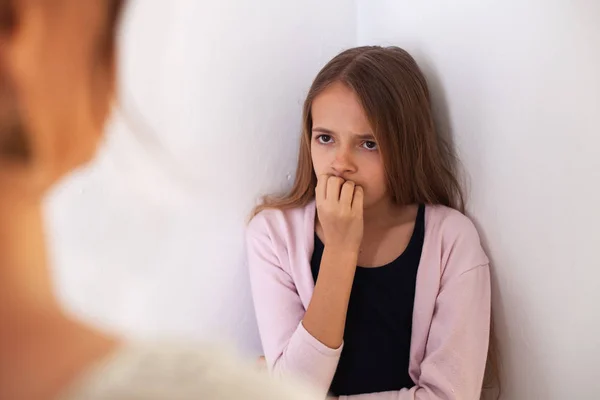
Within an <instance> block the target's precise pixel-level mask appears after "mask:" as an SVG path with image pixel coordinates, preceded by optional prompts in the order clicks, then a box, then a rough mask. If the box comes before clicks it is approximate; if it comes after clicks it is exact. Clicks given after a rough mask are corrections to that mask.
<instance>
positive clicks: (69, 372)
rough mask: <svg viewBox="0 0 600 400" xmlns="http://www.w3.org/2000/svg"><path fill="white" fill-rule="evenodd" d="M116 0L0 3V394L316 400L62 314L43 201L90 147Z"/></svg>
mask: <svg viewBox="0 0 600 400" xmlns="http://www.w3.org/2000/svg"><path fill="white" fill-rule="evenodd" d="M122 3H124V2H123V1H121V0H96V1H91V0H83V1H82V0H11V1H7V0H0V399H11V400H25V399H26V400H48V399H61V400H126V399H127V400H130V399H139V400H159V399H160V400H162V399H174V400H175V399H177V400H198V399H206V400H210V399H223V400H233V399H236V400H237V399H241V398H244V399H254V400H259V399H260V400H263V399H269V400H275V399H295V400H310V399H315V397H313V396H312V395H309V394H307V393H306V392H305V391H304V390H303V389H298V388H297V387H289V386H287V385H282V384H280V383H276V384H275V383H273V382H271V381H270V380H268V379H267V378H265V377H264V376H262V375H261V374H259V373H257V372H254V371H252V370H251V369H245V368H241V367H240V366H239V365H238V363H237V362H235V359H233V360H234V361H233V362H232V361H231V359H230V358H229V357H226V356H224V355H223V354H222V353H221V352H218V351H215V350H212V349H211V348H210V347H209V346H199V347H196V346H191V347H188V346H179V345H166V344H141V343H136V344H125V343H122V342H121V341H120V340H118V339H116V338H113V337H110V336H108V335H105V334H103V333H101V332H98V331H96V330H94V329H92V328H90V327H87V326H85V325H83V324H82V323H80V322H79V321H76V320H74V319H72V318H71V317H69V316H68V315H66V314H65V313H64V312H63V311H62V309H61V308H60V307H59V304H58V302H57V300H56V299H55V297H54V295H53V291H52V285H51V279H50V268H49V266H48V265H47V261H46V256H45V255H46V253H45V251H46V246H45V237H44V224H43V218H42V202H43V198H44V195H45V193H46V192H47V191H48V189H49V188H50V187H52V186H53V185H54V184H55V183H56V182H57V181H58V180H59V178H60V177H61V176H63V175H65V174H66V173H68V172H70V171H72V170H73V169H74V168H77V167H78V166H80V165H81V164H82V163H83V162H85V161H87V160H89V159H90V157H91V156H92V155H93V154H94V152H95V148H96V143H97V142H98V139H99V138H100V137H101V136H102V132H103V126H104V122H105V120H106V117H107V114H108V111H109V109H110V104H111V99H112V95H113V90H114V83H115V82H114V72H115V65H114V58H115V49H114V45H115V33H116V27H117V21H118V16H119V14H120V12H121V9H122V7H123V4H122Z"/></svg>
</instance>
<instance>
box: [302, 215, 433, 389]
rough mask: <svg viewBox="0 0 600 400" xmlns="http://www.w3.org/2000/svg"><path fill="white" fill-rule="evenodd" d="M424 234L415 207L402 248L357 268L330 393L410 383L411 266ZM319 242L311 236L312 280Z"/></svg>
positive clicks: (413, 269) (320, 252)
mask: <svg viewBox="0 0 600 400" xmlns="http://www.w3.org/2000/svg"><path fill="white" fill-rule="evenodd" d="M424 236H425V206H424V205H420V206H419V211H418V213H417V219H416V221H415V227H414V230H413V234H412V236H411V238H410V241H409V243H408V246H407V247H406V250H405V251H404V252H403V253H402V254H401V255H400V256H399V257H398V258H396V259H395V260H394V261H392V262H391V263H389V264H387V265H384V266H382V267H377V268H362V267H357V269H356V275H355V277H354V283H353V285H352V291H351V294H350V302H349V304H348V313H347V317H346V329H345V331H344V348H343V350H342V354H341V356H340V362H339V364H338V367H337V370H336V373H335V375H334V377H333V381H332V383H331V388H330V393H331V395H333V396H351V395H358V394H365V393H376V392H386V391H392V390H400V389H403V388H411V387H413V386H414V382H413V381H412V379H411V377H410V375H409V373H408V367H409V360H410V341H411V331H412V316H413V306H414V300H415V284H416V280H417V270H418V268H419V262H420V260H421V251H422V250H423V240H424ZM323 249H324V246H323V243H322V242H321V240H320V239H319V238H318V236H317V235H316V234H315V249H314V252H313V255H312V258H311V269H312V275H313V278H314V280H315V282H316V281H317V279H318V275H319V267H320V265H321V257H322V256H323Z"/></svg>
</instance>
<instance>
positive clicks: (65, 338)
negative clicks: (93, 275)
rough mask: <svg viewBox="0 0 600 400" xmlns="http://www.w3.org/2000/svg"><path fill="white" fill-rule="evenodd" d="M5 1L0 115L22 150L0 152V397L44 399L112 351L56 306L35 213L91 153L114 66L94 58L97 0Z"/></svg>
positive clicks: (103, 26) (102, 17) (109, 342)
mask: <svg viewBox="0 0 600 400" xmlns="http://www.w3.org/2000/svg"><path fill="white" fill-rule="evenodd" d="M14 4H15V9H14V11H15V15H14V17H15V18H14V19H15V21H16V28H15V29H14V30H11V31H8V30H7V31H2V32H1V34H0V56H1V57H0V64H1V65H0V67H1V69H0V72H1V73H2V76H3V78H4V82H9V83H10V85H11V86H10V87H11V90H12V95H10V96H9V95H5V93H6V92H5V91H4V90H5V89H6V88H7V87H8V86H6V87H5V86H3V87H2V89H3V92H2V94H3V97H2V103H1V104H0V106H1V107H2V117H3V118H5V117H6V116H7V115H9V116H10V115H11V113H12V115H16V116H18V119H20V121H21V123H22V125H23V130H22V131H23V132H24V133H25V135H26V140H27V142H28V147H29V150H30V151H29V156H28V157H27V158H26V159H22V158H18V157H17V158H15V157H11V156H10V155H9V154H0V355H1V357H0V398H2V399H27V400H38V399H39V400H42V399H43V400H46V399H52V398H54V397H55V396H56V395H57V394H59V393H60V392H61V391H62V390H64V388H65V387H66V386H68V385H69V383H70V382H71V381H72V380H74V379H76V378H77V377H78V376H79V374H80V373H81V372H82V371H83V370H84V369H85V368H87V367H88V366H89V365H90V364H92V363H94V362H96V361H97V360H98V359H100V358H102V357H105V356H106V355H107V354H109V353H111V352H112V351H113V350H114V349H115V348H116V347H117V346H118V343H117V341H116V340H115V339H113V338H111V337H108V336H105V335H103V334H102V333H99V332H96V331H94V330H92V329H90V328H88V327H86V326H85V325H83V324H80V323H79V322H77V321H75V320H74V319H72V318H70V317H69V316H67V315H65V314H64V312H63V311H62V309H61V307H60V305H59V304H58V302H57V301H56V300H55V297H54V292H53V286H52V281H51V279H50V271H49V266H48V263H47V255H46V252H45V248H46V245H45V233H44V220H43V213H42V203H43V200H44V197H45V195H46V193H47V190H48V189H49V188H50V187H52V186H53V185H54V184H55V183H56V182H57V181H58V180H59V179H60V178H61V177H62V176H64V175H65V174H67V173H68V172H70V171H72V170H73V169H75V168H76V167H78V166H80V165H81V164H82V163H84V162H86V161H88V160H89V159H90V158H91V157H92V155H93V154H94V152H95V149H96V145H97V143H98V140H99V138H100V137H101V136H102V133H103V126H104V122H105V119H106V117H107V114H108V112H109V109H110V103H111V99H112V94H113V87H114V65H113V63H112V61H111V57H100V56H99V55H98V52H99V50H98V49H99V47H100V46H99V43H100V42H101V41H102V38H103V37H104V35H105V34H107V33H109V32H107V30H108V28H107V26H108V25H109V24H108V13H107V10H106V1H105V0H96V1H80V0H22V1H15V2H14ZM2 12H5V9H2ZM3 17H4V15H3ZM65 60H68V62H65ZM3 84H4V83H3ZM8 132H9V131H8V130H6V131H3V132H1V134H3V135H5V136H4V138H6V137H7V135H8Z"/></svg>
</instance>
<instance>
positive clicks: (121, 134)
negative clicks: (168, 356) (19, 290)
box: [48, 0, 356, 352]
mask: <svg viewBox="0 0 600 400" xmlns="http://www.w3.org/2000/svg"><path fill="white" fill-rule="evenodd" d="M354 13H355V7H354V3H353V2H352V1H351V0H330V1H328V2H327V3H323V2H321V1H320V0H301V1H300V0H299V1H286V2H281V1H279V0H263V1H261V2H259V3H258V4H257V2H255V1H251V0H237V1H235V0H219V1H210V2H209V1H197V0H187V1H186V0H177V1H173V0H172V1H169V2H167V1H163V0H138V1H135V2H133V4H131V7H130V9H129V13H128V18H127V20H126V23H125V26H124V32H123V47H122V62H121V75H122V86H121V94H122V96H121V97H122V104H123V107H122V108H123V110H122V112H121V116H122V115H124V116H125V119H124V118H123V117H121V116H120V117H117V118H115V120H114V121H113V124H112V127H111V129H109V133H110V135H109V137H108V139H107V142H106V144H105V145H104V148H103V150H102V152H101V154H100V155H99V157H98V159H97V160H96V161H95V162H94V163H93V165H92V166H91V167H90V168H88V169H86V170H84V171H82V172H81V173H79V174H78V175H76V176H74V177H72V178H71V179H69V180H67V181H66V182H65V184H64V185H62V186H61V187H60V188H59V189H57V191H56V193H55V194H54V195H53V196H52V198H51V199H50V202H49V206H48V220H49V225H50V239H51V241H52V250H53V252H52V253H53V263H54V265H55V271H56V281H57V287H58V291H59V294H60V296H61V299H62V300H63V301H64V303H65V305H66V306H67V307H68V308H69V309H70V310H72V311H73V312H75V313H76V314H78V315H80V316H83V317H84V318H85V319H87V320H88V321H92V322H94V323H97V324H99V325H101V326H103V327H106V328H108V329H111V330H115V331H116V332H120V333H123V334H125V335H128V336H149V335H150V336H154V335H157V334H161V335H162V334H169V335H184V336H192V337H195V338H209V339H230V340H234V341H235V342H237V343H238V344H239V346H240V347H241V348H242V349H243V350H249V351H252V352H254V351H258V349H259V342H258V336H257V332H256V327H255V321H254V316H253V312H252V306H251V298H250V295H249V288H248V283H247V279H246V270H245V265H244V261H243V258H244V256H243V228H244V224H245V219H246V217H247V216H248V213H249V211H250V209H251V208H252V206H253V204H254V200H255V198H256V197H257V196H258V194H259V193H264V192H270V191H273V190H281V189H282V188H284V187H286V186H287V185H288V184H289V179H290V178H291V177H292V175H293V172H294V167H295V163H296V148H297V142H298V140H297V138H298V137H299V136H298V135H299V130H300V112H301V102H302V100H303V97H304V94H305V92H306V91H307V90H308V86H309V85H310V83H311V80H312V79H313V77H314V75H315V74H316V73H317V71H318V70H319V69H320V67H321V66H322V65H323V64H324V63H325V62H326V61H327V60H328V59H329V58H331V57H332V56H333V55H335V54H336V53H337V52H338V51H340V50H341V49H343V48H346V47H349V46H352V45H353V44H354V40H355V36H356V32H355V22H356V18H355V14H354Z"/></svg>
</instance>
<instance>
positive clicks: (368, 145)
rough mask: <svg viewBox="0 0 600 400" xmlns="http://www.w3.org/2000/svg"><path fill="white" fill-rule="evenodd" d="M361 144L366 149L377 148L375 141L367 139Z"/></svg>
mask: <svg viewBox="0 0 600 400" xmlns="http://www.w3.org/2000/svg"><path fill="white" fill-rule="evenodd" d="M363 146H364V148H365V149H367V150H377V143H375V142H373V141H371V140H367V141H366V142H364V143H363Z"/></svg>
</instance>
